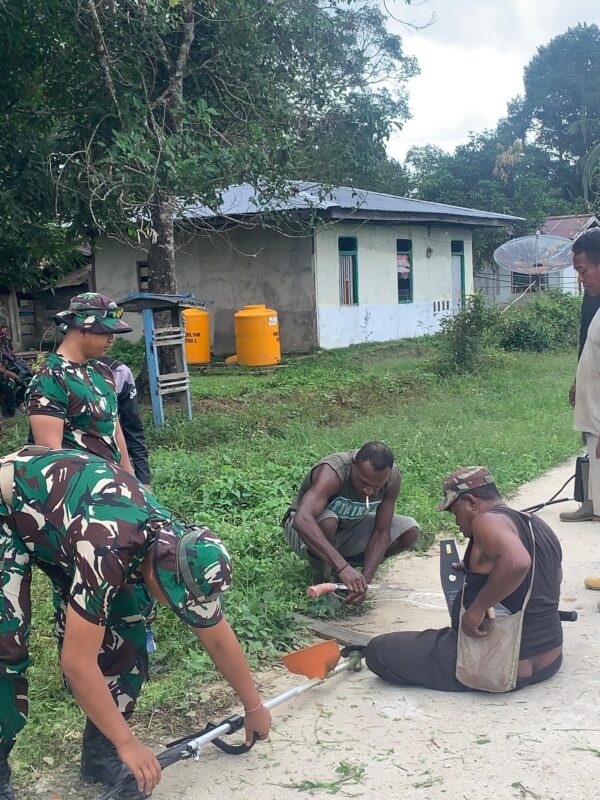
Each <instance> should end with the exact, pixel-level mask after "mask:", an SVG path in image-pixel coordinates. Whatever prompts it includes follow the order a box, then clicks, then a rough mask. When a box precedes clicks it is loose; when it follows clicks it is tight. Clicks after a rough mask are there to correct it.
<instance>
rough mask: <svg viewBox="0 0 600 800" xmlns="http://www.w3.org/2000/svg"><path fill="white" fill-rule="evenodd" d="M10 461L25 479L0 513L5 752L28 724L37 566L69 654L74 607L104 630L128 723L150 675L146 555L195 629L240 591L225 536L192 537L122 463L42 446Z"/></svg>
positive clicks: (104, 663)
mask: <svg viewBox="0 0 600 800" xmlns="http://www.w3.org/2000/svg"><path fill="white" fill-rule="evenodd" d="M6 460H14V467H15V477H14V492H13V497H12V498H10V499H7V498H6V497H4V498H2V503H0V565H1V572H0V574H1V575H2V585H1V587H0V744H4V743H9V742H11V741H12V740H13V739H14V738H15V736H16V734H17V733H18V731H19V730H20V729H21V728H22V727H23V725H24V724H25V722H26V719H27V709H28V703H27V680H26V678H25V671H26V669H27V666H28V663H29V657H28V648H27V645H28V639H29V630H30V623H31V599H30V586H31V573H32V567H33V565H34V564H37V566H39V567H40V569H42V571H43V572H45V573H46V574H47V575H48V577H49V578H50V581H51V584H52V592H53V602H54V609H55V620H56V633H57V638H58V643H59V649H60V646H61V642H62V638H63V635H64V630H65V618H66V608H67V605H69V606H71V608H72V609H73V610H74V611H76V612H77V613H78V614H80V615H81V616H82V617H84V618H85V619H86V620H88V621H89V622H91V623H93V624H97V625H102V626H104V627H105V629H106V631H105V635H104V640H103V643H102V648H101V651H100V653H99V656H98V663H99V666H100V669H101V671H102V673H103V675H104V676H105V678H106V682H107V684H108V687H109V689H110V692H111V694H112V696H113V699H114V701H115V704H116V705H117V707H118V708H119V710H120V711H121V712H122V713H127V712H131V711H132V710H133V708H134V706H135V703H136V700H137V697H138V695H139V692H140V689H141V687H142V684H143V681H144V679H145V678H146V676H147V664H148V656H147V653H146V647H145V643H146V632H145V625H144V619H143V615H142V614H141V613H140V607H139V594H138V593H137V592H136V590H135V589H136V583H141V581H142V576H141V573H140V571H139V567H140V563H141V561H142V559H143V558H144V556H145V555H146V553H147V551H148V550H149V549H150V548H153V569H154V574H155V576H156V578H157V580H158V581H159V584H160V586H161V588H162V590H163V592H164V593H165V595H166V597H167V600H168V601H169V604H170V605H171V607H172V608H173V609H174V611H175V613H176V614H177V615H178V616H179V617H180V618H181V619H182V620H183V621H184V622H185V623H186V624H188V625H191V626H193V627H207V626H211V625H214V624H216V623H217V622H219V621H220V620H221V619H222V617H223V604H222V597H221V593H222V592H223V591H225V589H227V588H228V586H229V585H230V583H231V566H230V562H229V557H228V555H227V552H226V550H225V548H224V547H223V545H222V544H221V543H220V542H219V540H218V538H217V537H216V536H215V535H214V534H213V533H212V532H211V531H209V530H208V529H207V528H193V529H192V530H188V529H186V526H184V525H183V524H182V523H181V522H179V521H177V520H175V519H173V517H172V515H171V513H170V512H169V511H168V510H167V509H166V508H165V507H164V506H162V505H161V504H160V503H159V502H158V501H157V500H156V499H155V498H154V497H153V496H152V495H151V494H150V493H149V492H148V491H147V490H146V489H145V488H144V487H143V486H142V485H141V484H140V483H139V482H138V481H137V479H136V478H135V477H134V476H133V475H131V474H130V473H128V472H126V471H125V470H122V469H121V468H119V467H117V466H116V465H115V464H113V463H109V462H107V461H106V460H104V459H102V458H99V457H98V456H94V455H91V454H85V453H81V452H76V451H72V450H54V451H51V450H48V449H47V448H39V447H32V446H29V447H26V448H23V450H21V451H19V453H16V454H14V455H13V456H10V457H8V458H7V459H6ZM0 468H1V467H0ZM11 507H12V511H11ZM182 537H185V538H184V539H183V541H182V545H183V546H182V547H180V548H179V547H178V546H177V545H178V542H179V541H180V540H181V539H182ZM180 550H181V553H180V552H179V551H180ZM184 566H185V570H183V567H184ZM180 571H182V572H185V574H183V575H182V574H180Z"/></svg>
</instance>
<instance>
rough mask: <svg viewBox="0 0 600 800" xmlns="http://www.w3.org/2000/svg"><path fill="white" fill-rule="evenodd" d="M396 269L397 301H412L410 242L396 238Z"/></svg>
mask: <svg viewBox="0 0 600 800" xmlns="http://www.w3.org/2000/svg"><path fill="white" fill-rule="evenodd" d="M396 269H397V271H398V302H399V303H412V299H413V296H412V242H411V240H410V239H396Z"/></svg>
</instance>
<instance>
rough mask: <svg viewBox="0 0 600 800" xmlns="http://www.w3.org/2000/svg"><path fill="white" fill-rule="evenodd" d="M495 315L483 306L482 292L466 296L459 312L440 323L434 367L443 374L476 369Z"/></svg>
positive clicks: (480, 363) (482, 355) (482, 358)
mask: <svg viewBox="0 0 600 800" xmlns="http://www.w3.org/2000/svg"><path fill="white" fill-rule="evenodd" d="M497 315H498V311H497V310H496V309H494V308H488V307H487V306H486V304H485V300H484V297H483V295H482V294H481V293H477V294H474V295H472V296H471V297H469V298H467V300H466V302H465V304H464V305H463V307H462V308H461V309H460V311H458V313H456V314H455V315H454V316H451V317H450V316H449V317H446V318H445V319H444V321H443V322H442V325H441V330H440V336H439V344H438V352H437V355H436V358H435V360H434V370H435V371H436V372H437V373H438V374H440V375H444V374H448V373H452V372H458V373H463V372H472V371H473V370H476V369H478V368H479V367H480V366H481V365H482V363H483V361H484V351H485V347H486V344H487V339H488V332H489V330H490V329H491V328H492V327H493V325H494V323H495V320H496V317H497Z"/></svg>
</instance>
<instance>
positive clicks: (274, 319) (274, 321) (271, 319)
mask: <svg viewBox="0 0 600 800" xmlns="http://www.w3.org/2000/svg"><path fill="white" fill-rule="evenodd" d="M269 325H277V315H276V314H273V316H272V317H269Z"/></svg>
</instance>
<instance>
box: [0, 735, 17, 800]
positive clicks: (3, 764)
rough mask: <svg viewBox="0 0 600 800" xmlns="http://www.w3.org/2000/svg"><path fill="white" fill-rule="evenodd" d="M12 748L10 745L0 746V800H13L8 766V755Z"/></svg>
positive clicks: (13, 795)
mask: <svg viewBox="0 0 600 800" xmlns="http://www.w3.org/2000/svg"><path fill="white" fill-rule="evenodd" d="M12 747H13V746H12V744H0V800H15V794H14V792H13V787H12V783H11V782H10V767H9V766H8V754H9V753H10V751H11V750H12Z"/></svg>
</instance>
